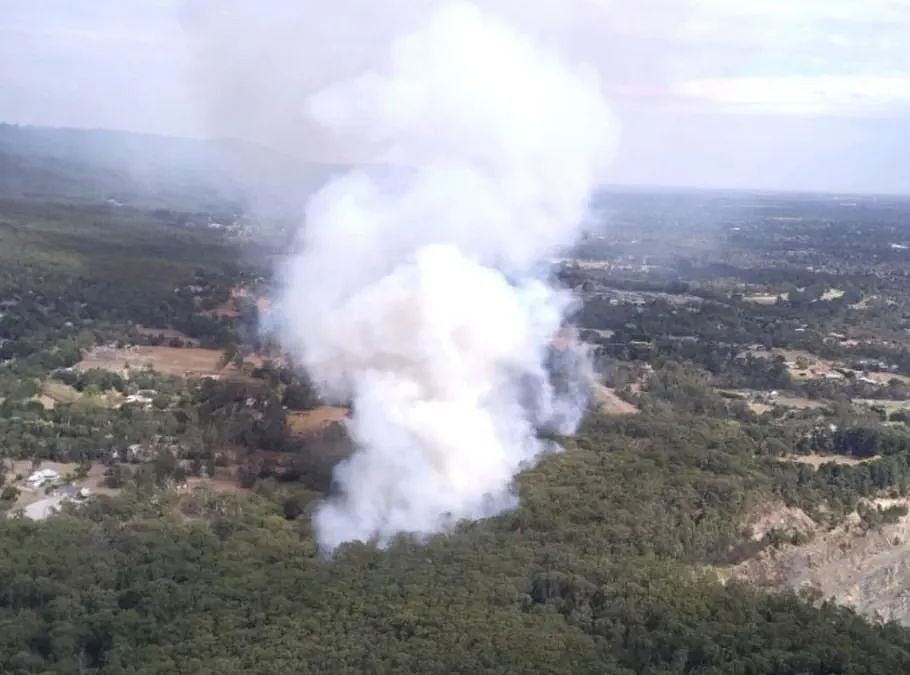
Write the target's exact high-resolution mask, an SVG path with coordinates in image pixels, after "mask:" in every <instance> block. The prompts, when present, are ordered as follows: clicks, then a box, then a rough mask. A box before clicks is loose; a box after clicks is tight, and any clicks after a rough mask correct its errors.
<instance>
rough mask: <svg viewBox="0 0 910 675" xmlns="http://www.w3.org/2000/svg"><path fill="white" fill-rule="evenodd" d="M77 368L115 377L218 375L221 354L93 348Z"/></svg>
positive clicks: (195, 350)
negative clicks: (148, 371) (128, 373)
mask: <svg viewBox="0 0 910 675" xmlns="http://www.w3.org/2000/svg"><path fill="white" fill-rule="evenodd" d="M76 368H78V369H79V370H82V371H85V370H89V369H91V368H101V369H103V370H110V371H113V372H116V373H120V372H123V371H125V370H133V369H138V370H141V369H143V368H152V369H154V370H155V371H157V372H159V373H161V374H163V375H175V376H179V377H184V376H187V375H221V374H222V373H223V371H225V370H228V371H231V369H230V368H228V369H224V368H222V367H221V352H220V351H218V350H217V349H201V348H199V347H183V348H181V347H145V346H133V347H124V348H123V349H118V348H116V347H96V348H95V349H92V350H91V351H89V352H87V353H86V354H85V355H84V357H83V359H82V360H81V361H80V362H79V363H77V364H76Z"/></svg>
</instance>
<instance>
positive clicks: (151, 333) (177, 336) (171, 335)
mask: <svg viewBox="0 0 910 675" xmlns="http://www.w3.org/2000/svg"><path fill="white" fill-rule="evenodd" d="M136 332H137V333H139V335H143V336H145V337H152V338H155V337H161V338H164V339H165V340H180V341H182V342H184V343H187V344H198V340H195V339H194V338H191V337H190V336H189V335H187V334H186V333H181V332H180V331H179V330H174V329H173V328H152V327H149V326H136Z"/></svg>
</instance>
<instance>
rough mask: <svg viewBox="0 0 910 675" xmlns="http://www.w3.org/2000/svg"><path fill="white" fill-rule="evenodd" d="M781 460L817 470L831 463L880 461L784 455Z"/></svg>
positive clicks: (834, 456)
mask: <svg viewBox="0 0 910 675" xmlns="http://www.w3.org/2000/svg"><path fill="white" fill-rule="evenodd" d="M779 459H780V461H781V462H796V463H797V464H806V465H808V466H811V467H812V468H814V469H817V468H818V467H820V466H821V465H822V464H829V463H834V464H844V465H846V466H855V465H857V464H862V463H864V462H869V461H871V460H873V459H878V456H877V455H876V456H875V457H865V458H863V459H859V458H858V457H848V456H846V455H784V456H783V457H780V458H779Z"/></svg>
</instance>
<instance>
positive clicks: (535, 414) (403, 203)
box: [279, 3, 613, 550]
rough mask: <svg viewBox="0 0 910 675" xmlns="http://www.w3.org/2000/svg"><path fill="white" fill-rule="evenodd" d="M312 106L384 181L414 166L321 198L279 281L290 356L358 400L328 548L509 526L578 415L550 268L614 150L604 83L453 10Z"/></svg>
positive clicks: (336, 394)
mask: <svg viewBox="0 0 910 675" xmlns="http://www.w3.org/2000/svg"><path fill="white" fill-rule="evenodd" d="M310 104H311V105H310V110H309V112H310V113H311V114H312V115H313V116H314V117H315V118H316V119H317V120H318V121H319V122H320V123H322V124H323V125H325V126H326V127H327V128H328V129H329V130H330V131H332V132H333V133H340V134H345V135H347V136H349V137H351V138H354V139H357V140H358V141H360V142H362V143H363V144H364V145H365V146H368V147H371V148H373V149H374V150H375V159H376V162H377V164H381V165H382V166H386V167H391V166H397V167H402V166H406V167H408V168H407V169H402V170H398V171H391V170H383V171H379V170H364V171H353V172H351V173H349V174H347V175H345V176H343V177H341V178H339V179H337V180H335V181H333V182H331V183H330V184H328V185H327V186H326V187H325V188H324V189H322V190H321V191H320V192H319V193H318V194H316V195H315V196H314V197H313V198H312V199H311V201H310V202H309V205H308V208H307V213H306V223H305V227H304V228H303V230H302V232H301V234H300V242H299V243H300V253H299V254H297V255H295V256H294V257H293V259H292V260H291V262H290V263H289V264H288V267H287V270H286V273H287V274H286V279H285V281H286V287H285V290H284V296H283V298H282V299H281V302H280V303H279V304H280V307H281V308H282V310H283V316H284V327H283V331H284V338H285V340H286V341H287V345H288V347H289V349H290V350H291V351H292V352H293V353H294V355H295V356H296V357H298V358H299V359H300V360H301V361H302V362H303V364H304V365H305V366H306V368H307V369H308V371H309V373H310V375H311V377H312V378H313V379H314V381H315V382H317V383H318V385H319V386H320V388H321V389H322V391H323V394H324V395H325V396H327V397H329V398H332V399H336V400H340V401H347V400H350V401H353V411H354V412H353V416H352V420H351V422H350V431H351V434H352V436H353V438H354V441H355V443H356V447H357V451H356V453H355V454H354V455H353V456H352V457H351V458H349V459H348V460H346V461H344V462H343V463H342V464H340V465H339V466H338V467H337V468H336V470H335V479H336V483H337V485H338V487H339V494H338V495H337V496H335V497H333V498H332V499H330V500H329V501H328V502H326V503H325V504H323V505H322V507H321V508H320V509H319V511H318V512H317V514H316V517H315V526H316V532H317V538H318V541H319V544H320V547H322V548H323V549H324V550H332V549H334V548H335V547H336V546H337V545H338V544H340V543H342V542H345V541H350V540H375V541H377V542H378V543H379V544H380V545H382V544H384V543H386V542H387V541H388V540H389V539H390V538H391V537H393V536H394V535H395V534H396V533H399V532H409V533H415V534H417V535H427V534H430V533H434V532H438V531H441V530H444V529H445V528H447V527H448V526H450V525H451V524H453V523H454V522H456V521H458V520H460V519H464V518H477V517H485V516H489V515H493V514H496V513H498V512H501V511H502V510H503V509H506V508H509V507H510V506H512V505H513V504H514V500H515V497H514V495H513V493H512V491H511V484H512V480H513V477H514V475H515V474H516V473H517V472H518V471H519V470H520V469H522V468H523V467H525V466H528V465H530V464H531V463H532V462H533V461H534V460H535V458H536V457H537V456H538V455H539V454H540V452H541V450H542V449H543V446H542V443H541V441H539V440H538V438H537V430H538V429H539V428H541V427H543V426H547V425H550V426H551V427H552V426H554V425H555V426H558V427H559V428H560V430H561V431H563V432H567V431H571V429H572V428H574V425H575V424H576V423H577V418H578V416H579V414H580V409H579V404H578V401H577V400H575V399H574V398H571V397H570V398H566V397H565V396H561V395H560V394H559V393H557V392H556V390H555V389H554V387H553V386H552V385H551V384H550V380H549V376H548V373H547V370H546V368H545V366H544V363H545V360H546V359H547V354H548V351H549V349H550V345H551V341H552V339H553V337H554V335H555V334H556V333H557V331H558V330H559V329H560V325H561V323H562V320H563V315H564V312H565V310H566V308H567V306H568V303H569V301H570V298H569V297H568V295H567V294H565V293H564V292H561V291H558V290H555V289H554V288H551V287H550V286H548V285H547V284H546V283H545V282H543V281H540V280H538V276H539V275H538V274H537V273H538V272H539V270H538V269H537V268H538V266H539V265H540V264H541V263H542V262H545V261H546V260H547V258H548V256H549V255H550V254H552V253H553V252H554V251H555V250H557V249H559V248H560V247H564V246H566V245H568V244H571V242H572V241H573V240H574V238H575V234H576V230H577V227H578V223H580V222H581V220H582V217H583V214H584V211H585V208H586V202H587V197H588V195H589V193H590V191H591V189H592V187H593V185H594V183H595V181H596V179H597V175H598V172H599V170H600V169H601V168H602V167H603V165H604V163H605V161H606V160H607V159H608V158H609V155H610V152H611V149H612V141H613V138H612V128H613V125H612V117H611V114H610V111H609V109H608V107H607V105H606V103H605V101H604V100H603V98H602V96H601V94H600V91H599V88H598V85H597V83H596V80H595V78H594V76H593V74H592V73H590V72H588V71H586V70H583V69H579V68H571V67H569V66H567V65H564V64H563V63H561V62H560V61H559V60H558V59H557V58H555V57H554V56H552V55H551V54H549V53H547V52H545V51H544V50H542V49H540V48H539V47H538V46H537V45H535V44H534V42H533V41H532V40H530V39H529V38H527V37H525V36H523V35H520V34H518V33H516V32H514V31H512V30H511V29H510V28H509V27H508V26H507V25H504V24H503V23H500V22H499V21H498V20H496V19H495V18H493V17H490V16H487V15H486V14H484V13H483V12H481V11H480V10H479V9H477V8H476V7H475V6H473V5H470V4H466V3H456V4H450V5H446V6H445V7H443V8H442V9H440V10H439V11H438V12H436V13H435V14H434V15H433V16H432V17H431V19H430V21H429V22H428V23H427V24H426V25H425V26H423V27H422V28H420V29H419V30H417V31H416V32H414V33H412V34H409V35H407V36H404V37H402V38H400V39H398V40H396V41H395V42H394V44H393V45H392V47H391V52H390V56H389V60H388V63H385V64H381V65H378V66H377V68H376V70H375V72H370V73H367V74H365V75H363V76H361V77H359V78H357V79H354V80H350V81H345V82H341V83H338V84H335V85H333V86H331V87H329V88H328V89H326V90H324V91H322V92H320V93H318V94H317V95H316V96H314V97H313V98H312V99H311V101H310ZM563 389H565V390H566V391H568V392H569V393H570V394H576V393H577V390H578V387H575V386H569V387H567V388H566V387H564V388H563Z"/></svg>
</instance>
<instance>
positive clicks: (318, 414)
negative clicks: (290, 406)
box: [287, 405, 348, 436]
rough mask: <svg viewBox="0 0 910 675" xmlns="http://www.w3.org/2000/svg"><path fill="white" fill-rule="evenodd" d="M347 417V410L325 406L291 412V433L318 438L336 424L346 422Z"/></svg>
mask: <svg viewBox="0 0 910 675" xmlns="http://www.w3.org/2000/svg"><path fill="white" fill-rule="evenodd" d="M347 416H348V409H347V408H342V407H339V406H332V405H324V406H320V407H319V408H315V409H314V410H303V411H299V412H289V413H288V417H287V420H288V427H289V428H290V430H291V433H293V434H296V435H298V436H318V435H319V434H321V433H323V432H324V431H325V430H326V429H327V428H328V427H329V425H331V424H333V423H334V422H344V421H345V420H346V419H347Z"/></svg>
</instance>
